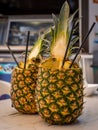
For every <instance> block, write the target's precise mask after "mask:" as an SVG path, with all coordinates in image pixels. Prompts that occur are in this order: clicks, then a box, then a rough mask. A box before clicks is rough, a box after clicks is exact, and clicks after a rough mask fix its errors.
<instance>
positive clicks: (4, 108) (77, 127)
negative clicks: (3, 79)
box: [0, 95, 98, 130]
mask: <svg viewBox="0 0 98 130" xmlns="http://www.w3.org/2000/svg"><path fill="white" fill-rule="evenodd" d="M84 101H85V104H84V109H83V114H82V115H81V116H80V117H79V118H78V119H77V121H76V122H75V123H74V124H71V125H49V124H48V123H47V122H45V121H44V120H43V119H42V118H41V117H40V116H39V115H38V114H35V115H27V114H21V113H19V112H18V111H17V110H15V109H14V108H12V107H11V100H10V99H7V100H2V101H0V130H98V95H93V96H92V97H85V98H84Z"/></svg>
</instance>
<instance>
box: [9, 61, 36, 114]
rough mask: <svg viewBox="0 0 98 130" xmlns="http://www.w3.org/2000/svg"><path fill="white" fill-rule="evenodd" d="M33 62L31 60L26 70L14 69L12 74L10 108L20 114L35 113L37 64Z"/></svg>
mask: <svg viewBox="0 0 98 130" xmlns="http://www.w3.org/2000/svg"><path fill="white" fill-rule="evenodd" d="M35 62H36V61H34V60H33V62H32V63H31V64H29V66H28V68H26V69H23V67H22V68H19V67H16V68H15V69H14V70H13V72H12V77H11V92H10V94H11V100H12V106H13V107H14V108H15V109H17V110H18V111H19V112H21V113H27V114H34V113H37V109H36V103H35V88H36V80H37V73H38V63H36V64H35ZM20 66H21V65H20Z"/></svg>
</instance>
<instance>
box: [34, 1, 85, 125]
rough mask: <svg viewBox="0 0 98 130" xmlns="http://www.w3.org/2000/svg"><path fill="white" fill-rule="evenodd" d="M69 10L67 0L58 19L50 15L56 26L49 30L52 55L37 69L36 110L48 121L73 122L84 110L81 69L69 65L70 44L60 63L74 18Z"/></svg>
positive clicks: (75, 65)
mask: <svg viewBox="0 0 98 130" xmlns="http://www.w3.org/2000/svg"><path fill="white" fill-rule="evenodd" d="M69 10H70V9H69V5H68V3H67V1H66V2H65V3H64V4H63V6H62V8H61V11H60V15H59V18H58V19H57V18H56V16H55V15H53V19H54V21H55V26H54V27H53V28H52V29H51V30H52V36H53V39H52V41H51V51H50V52H51V55H50V57H49V58H47V59H45V60H44V61H43V62H42V63H41V64H40V67H39V71H38V80H37V87H36V89H35V93H36V105H37V110H38V113H39V115H40V116H41V117H42V118H43V119H44V120H45V121H46V122H48V123H49V124H60V125H61V124H69V123H72V122H74V121H75V120H76V119H77V118H78V117H79V116H80V115H81V114H82V110H83V77H82V69H81V68H80V67H79V65H78V63H76V62H74V63H73V65H72V67H71V68H70V65H71V63H72V59H70V56H71V54H72V49H73V48H72V46H69V48H68V52H67V56H66V60H65V61H64V65H63V59H64V55H65V50H66V48H67V44H68V39H69V36H70V30H69V23H70V22H71V21H72V19H73V17H74V16H71V17H69ZM73 15H74V14H73ZM72 42H73V41H71V43H72ZM71 45H72V44H71Z"/></svg>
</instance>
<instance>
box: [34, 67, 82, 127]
mask: <svg viewBox="0 0 98 130" xmlns="http://www.w3.org/2000/svg"><path fill="white" fill-rule="evenodd" d="M35 92H36V104H37V110H38V113H39V114H40V116H41V117H42V118H43V119H44V120H45V121H46V122H48V123H49V124H57V125H58V124H68V123H72V122H74V121H75V120H76V119H77V118H78V117H79V116H80V115H81V113H82V110H83V79H82V70H81V69H80V68H75V69H67V70H64V69H61V70H51V69H47V68H39V72H38V81H37V87H36V89H35Z"/></svg>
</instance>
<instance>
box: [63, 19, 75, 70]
mask: <svg viewBox="0 0 98 130" xmlns="http://www.w3.org/2000/svg"><path fill="white" fill-rule="evenodd" d="M74 26H75V20H74V21H73V26H72V29H71V33H70V37H69V41H68V44H67V48H66V51H65V55H64V59H63V63H62V67H63V65H64V62H65V60H66V56H67V52H68V48H69V45H70V41H71V38H72V33H73V29H74Z"/></svg>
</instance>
